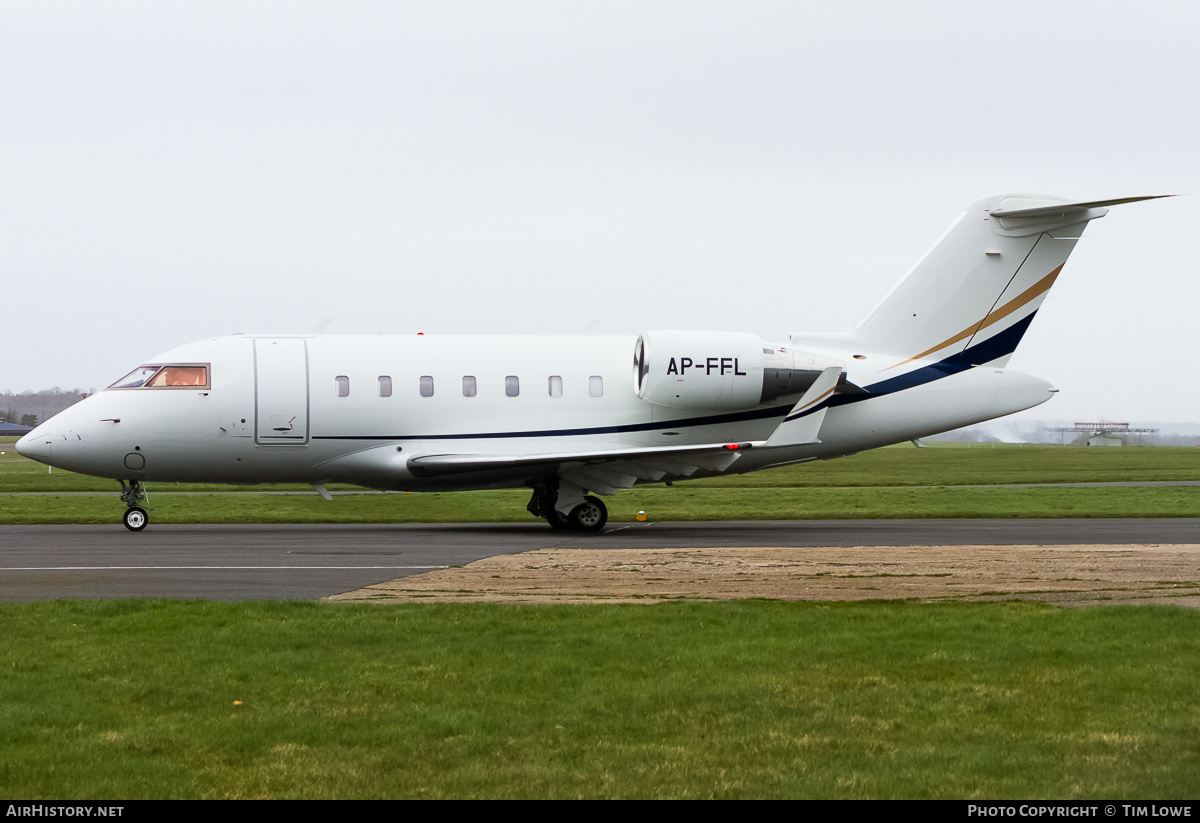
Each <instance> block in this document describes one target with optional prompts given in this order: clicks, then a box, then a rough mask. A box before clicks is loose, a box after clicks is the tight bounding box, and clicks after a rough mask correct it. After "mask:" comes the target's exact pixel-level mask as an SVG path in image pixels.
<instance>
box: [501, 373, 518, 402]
mask: <svg viewBox="0 0 1200 823" xmlns="http://www.w3.org/2000/svg"><path fill="white" fill-rule="evenodd" d="M504 393H505V394H507V395H508V396H509V397H516V396H517V395H518V394H520V393H521V381H520V380H518V379H517V376H516V375H515V374H510V375H509V376H508V377H506V378H504Z"/></svg>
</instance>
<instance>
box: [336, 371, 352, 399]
mask: <svg viewBox="0 0 1200 823" xmlns="http://www.w3.org/2000/svg"><path fill="white" fill-rule="evenodd" d="M333 382H334V385H335V386H336V388H337V396H338V397H349V396H350V378H349V377H347V376H346V375H344V374H339V375H338V376H337V377H335V378H333Z"/></svg>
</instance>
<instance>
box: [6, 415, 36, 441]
mask: <svg viewBox="0 0 1200 823" xmlns="http://www.w3.org/2000/svg"><path fill="white" fill-rule="evenodd" d="M31 431H33V429H32V428H30V427H29V426H22V425H21V424H19V423H8V422H6V421H5V420H4V418H3V417H0V437H6V436H15V435H19V434H29V433H30V432H31Z"/></svg>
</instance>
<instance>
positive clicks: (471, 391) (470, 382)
mask: <svg viewBox="0 0 1200 823" xmlns="http://www.w3.org/2000/svg"><path fill="white" fill-rule="evenodd" d="M475 391H476V389H475V375H473V374H468V375H467V376H465V377H464V378H463V397H474V396H475Z"/></svg>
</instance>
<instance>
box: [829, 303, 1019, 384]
mask: <svg viewBox="0 0 1200 823" xmlns="http://www.w3.org/2000/svg"><path fill="white" fill-rule="evenodd" d="M1035 314H1037V312H1036V311H1035V312H1032V313H1031V314H1030V315H1029V316H1028V317H1026V318H1024V319H1023V320H1020V321H1019V322H1017V323H1014V324H1012V325H1011V326H1009V327H1008V328H1007V329H1005V330H1004V331H1002V332H1000V333H999V334H997V335H996V336H994V337H990V338H988V339H987V340H984V341H983V342H982V343H977V344H976V345H974V346H968V347H967V348H966V349H964V350H963V351H961V352H959V353H958V354H952V355H950V356H949V357H947V358H946V359H945V360H940V361H938V362H937V363H934V364H932V365H929V366H924V367H922V368H919V369H913V370H912V371H910V372H908V373H907V374H901V375H899V376H897V377H890V378H888V379H887V380H881V381H880V382H878V383H872V384H871V385H870V386H864V387H863V388H864V389H865V391H866V392H867V394H838V395H834V396H833V399H832V402H831V405H834V406H845V405H847V404H849V403H858V402H860V401H863V400H869V399H871V398H873V397H882V396H884V395H887V394H893V393H895V392H898V391H904V390H905V389H911V388H914V387H916V386H923V385H924V384H926V383H932V382H933V381H934V380H941V379H942V378H943V377H949V376H950V375H952V374H958V373H959V372H964V371H966V370H967V369H972V368H974V367H975V366H978V365H980V364H981V363H988V362H991V361H992V360H995V359H997V358H999V357H1004V356H1005V355H1008V354H1012V353H1013V352H1014V351H1016V349H1017V344H1018V343H1020V342H1021V338H1022V337H1024V336H1025V330H1026V329H1028V328H1029V324H1030V323H1031V322H1033V316H1034V315H1035Z"/></svg>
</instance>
